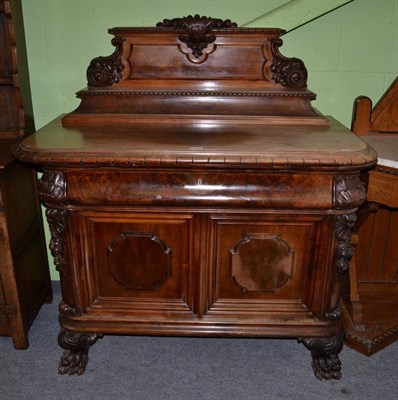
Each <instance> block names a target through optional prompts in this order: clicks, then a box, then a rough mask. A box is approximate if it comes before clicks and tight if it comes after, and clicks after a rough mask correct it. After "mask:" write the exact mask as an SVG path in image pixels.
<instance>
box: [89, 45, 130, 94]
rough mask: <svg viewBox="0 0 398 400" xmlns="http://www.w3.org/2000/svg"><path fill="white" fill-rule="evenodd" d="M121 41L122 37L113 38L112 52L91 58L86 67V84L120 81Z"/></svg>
mask: <svg viewBox="0 0 398 400" xmlns="http://www.w3.org/2000/svg"><path fill="white" fill-rule="evenodd" d="M123 42H124V39H123V38H113V39H112V44H113V45H114V46H115V47H116V49H115V51H114V52H113V54H111V55H110V56H107V57H96V58H94V59H93V60H91V62H90V65H89V66H88V68H87V82H88V83H87V84H88V86H111V85H113V84H114V83H117V82H119V81H120V79H121V78H122V72H123V70H124V64H123V60H122V54H123Z"/></svg>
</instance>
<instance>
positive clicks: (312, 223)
mask: <svg viewBox="0 0 398 400" xmlns="http://www.w3.org/2000/svg"><path fill="white" fill-rule="evenodd" d="M324 222H325V218H322V217H320V216H299V217H298V216H294V215H292V216H289V215H286V216H279V217H278V216H269V217H267V216H240V217H239V216H238V217H237V216H229V217H228V216H225V217H212V218H211V231H212V238H213V239H212V244H211V250H210V254H211V258H210V260H209V266H208V268H209V276H210V280H209V293H210V295H209V298H210V299H211V301H210V303H209V304H210V306H209V309H208V313H222V312H236V313H237V314H239V313H244V314H248V315H249V314H250V313H251V312H257V313H261V312H265V313H269V312H274V313H275V312H276V313H277V312H278V311H282V312H286V311H288V310H291V311H302V312H305V311H308V305H309V304H310V303H311V301H310V297H311V296H312V297H314V296H319V298H318V303H324V299H325V298H326V296H327V287H326V286H324V285H323V284H322V285H323V286H322V285H321V286H319V287H317V288H316V289H315V287H316V285H318V284H319V282H325V279H324V278H325V273H327V270H328V265H329V264H328V256H327V254H328V251H329V250H330V249H329V247H328V246H329V244H328V243H327V242H328V241H325V240H323V244H321V243H320V242H321V237H320V236H321V234H320V232H321V229H320V228H321V226H322V225H323V224H324ZM317 246H318V247H317ZM315 249H318V250H315ZM315 254H317V256H315V257H318V258H320V255H321V254H323V256H321V257H323V258H324V259H322V260H321V259H315V258H314V255H315ZM325 255H326V257H325ZM322 276H323V278H322ZM312 279H314V280H315V281H317V283H316V282H312ZM310 292H311V293H310ZM306 303H308V304H306Z"/></svg>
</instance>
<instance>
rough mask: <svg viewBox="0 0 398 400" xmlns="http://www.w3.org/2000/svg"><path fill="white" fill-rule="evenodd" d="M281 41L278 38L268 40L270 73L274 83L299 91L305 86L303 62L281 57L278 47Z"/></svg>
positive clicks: (305, 75) (305, 71)
mask: <svg viewBox="0 0 398 400" xmlns="http://www.w3.org/2000/svg"><path fill="white" fill-rule="evenodd" d="M282 44H283V41H282V39H280V38H276V39H270V45H271V54H272V60H271V65H270V71H271V73H272V79H273V80H274V81H275V82H276V83H280V84H281V85H283V86H285V87H288V88H292V89H301V88H304V87H306V86H307V78H308V73H307V69H306V68H305V65H304V63H303V61H301V60H300V59H298V58H295V57H293V58H288V57H285V56H284V55H282V54H281V53H280V51H279V47H280V46H282Z"/></svg>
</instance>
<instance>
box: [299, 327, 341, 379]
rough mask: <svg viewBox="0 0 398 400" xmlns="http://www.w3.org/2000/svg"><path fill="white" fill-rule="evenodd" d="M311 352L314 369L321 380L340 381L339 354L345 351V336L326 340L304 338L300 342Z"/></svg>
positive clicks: (339, 335)
mask: <svg viewBox="0 0 398 400" xmlns="http://www.w3.org/2000/svg"><path fill="white" fill-rule="evenodd" d="M298 341H299V342H301V343H303V344H304V346H305V347H307V349H308V350H310V351H311V356H312V369H313V371H314V374H315V376H316V377H317V378H318V379H319V380H322V379H326V380H332V379H340V378H341V362H340V360H339V356H338V354H339V353H340V352H341V350H342V349H343V344H344V335H343V333H342V332H341V333H339V334H338V335H336V336H332V337H326V338H302V339H299V340H298Z"/></svg>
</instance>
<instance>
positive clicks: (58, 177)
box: [37, 171, 66, 204]
mask: <svg viewBox="0 0 398 400" xmlns="http://www.w3.org/2000/svg"><path fill="white" fill-rule="evenodd" d="M37 191H38V195H39V198H40V200H42V201H43V202H44V203H58V204H63V203H64V201H65V199H66V180H65V175H64V174H63V173H62V172H59V171H45V172H44V173H43V175H42V176H41V178H40V179H39V182H38V185H37Z"/></svg>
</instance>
